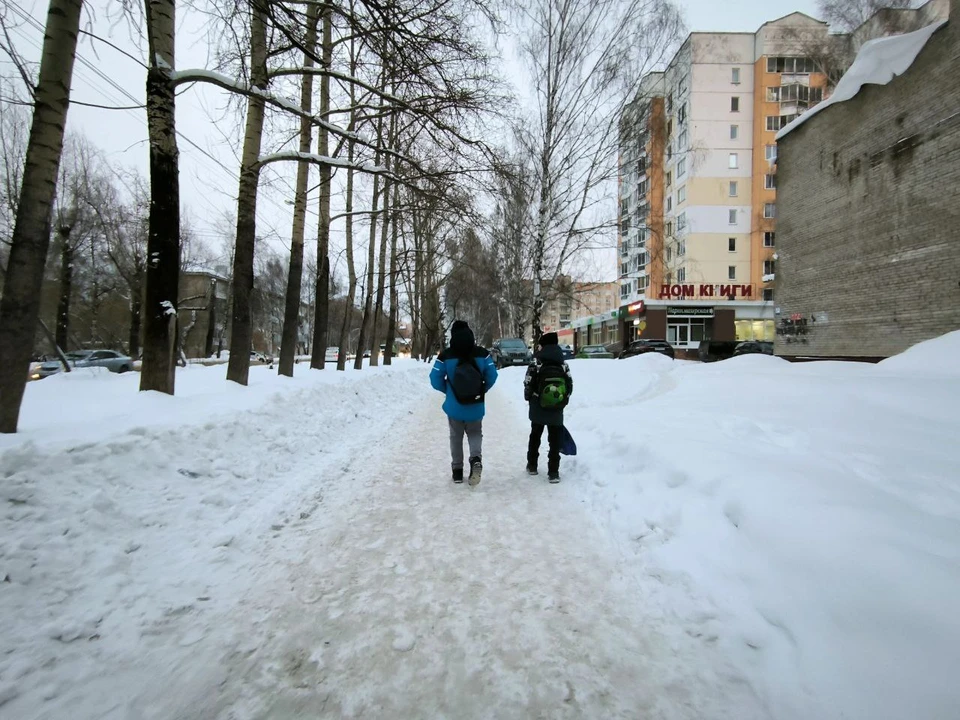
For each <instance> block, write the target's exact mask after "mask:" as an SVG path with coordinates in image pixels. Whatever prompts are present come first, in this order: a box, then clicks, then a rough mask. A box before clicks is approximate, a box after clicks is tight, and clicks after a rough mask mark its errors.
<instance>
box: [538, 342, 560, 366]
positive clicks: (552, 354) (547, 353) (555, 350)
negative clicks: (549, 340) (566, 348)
mask: <svg viewBox="0 0 960 720" xmlns="http://www.w3.org/2000/svg"><path fill="white" fill-rule="evenodd" d="M537 357H538V358H539V359H540V360H542V361H544V362H552V363H556V364H557V365H563V350H561V349H560V346H559V345H547V346H546V347H545V348H543V349H542V350H541V351H540V352H538V353H537Z"/></svg>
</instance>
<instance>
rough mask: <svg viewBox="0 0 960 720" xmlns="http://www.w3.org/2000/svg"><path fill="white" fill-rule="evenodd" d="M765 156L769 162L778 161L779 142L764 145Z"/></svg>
mask: <svg viewBox="0 0 960 720" xmlns="http://www.w3.org/2000/svg"><path fill="white" fill-rule="evenodd" d="M763 156H764V158H766V160H767V162H768V163H775V162H776V161H777V144H776V143H774V144H773V145H764V148H763Z"/></svg>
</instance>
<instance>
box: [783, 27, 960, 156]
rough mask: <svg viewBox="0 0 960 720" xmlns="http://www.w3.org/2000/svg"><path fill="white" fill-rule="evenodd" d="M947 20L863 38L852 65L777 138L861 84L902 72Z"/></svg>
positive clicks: (880, 81)
mask: <svg viewBox="0 0 960 720" xmlns="http://www.w3.org/2000/svg"><path fill="white" fill-rule="evenodd" d="M947 22H948V21H947V20H941V21H940V22H937V23H934V24H933V25H928V26H927V27H925V28H921V29H920V30H917V31H915V32H911V33H906V34H905V35H894V36H892V37H883V38H877V39H875V40H870V41H868V42H865V43H864V44H863V47H861V48H860V52H858V53H857V57H856V59H855V60H854V61H853V65H851V66H850V69H849V70H847V72H846V73H845V74H844V76H843V77H842V78H840V82H838V83H837V87H836V89H835V90H834V91H833V94H832V95H831V96H830V97H829V98H827V99H826V100H824V101H823V102H822V103H820V104H818V105H816V106H814V107H813V108H811V109H810V110H808V111H807V112H805V113H803V114H802V115H801V116H800V117H798V118H797V119H796V120H794V121H793V122H791V123H789V124H788V125H786V126H785V127H784V128H783V129H782V130H781V131H780V132H778V133H777V140H781V139H782V138H784V137H786V136H787V134H788V133H790V132H792V131H793V130H795V129H796V128H798V127H800V126H801V125H802V124H803V123H805V122H806V121H807V120H809V119H810V118H812V117H813V116H814V115H816V114H817V113H819V112H823V111H824V110H826V109H827V108H828V107H830V106H831V105H835V104H837V103H841V102H846V101H847V100H850V99H852V98H854V97H856V95H857V93H859V92H860V88H862V87H863V86H864V85H886V84H887V83H889V82H890V81H891V80H893V79H894V78H895V77H897V76H898V75H903V73H905V72H906V71H907V70H908V69H909V68H910V66H911V65H913V62H914V60H916V59H917V55H919V54H920V51H921V50H923V48H924V46H925V45H926V44H927V41H928V40H929V39H930V38H931V36H932V35H933V34H934V33H935V32H936V31H937V30H939V29H940V28H941V27H942V26H943V25H945V24H946V23H947Z"/></svg>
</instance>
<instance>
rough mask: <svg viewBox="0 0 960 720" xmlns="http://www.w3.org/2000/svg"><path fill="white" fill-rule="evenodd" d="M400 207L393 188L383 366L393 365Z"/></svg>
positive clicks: (398, 187)
mask: <svg viewBox="0 0 960 720" xmlns="http://www.w3.org/2000/svg"><path fill="white" fill-rule="evenodd" d="M399 206H400V186H399V185H394V187H393V207H392V209H391V215H392V217H391V218H390V228H391V233H390V314H389V319H388V321H387V347H386V352H385V353H384V356H383V364H384V365H392V364H393V341H394V340H395V339H396V337H397V312H398V308H397V304H398V301H399V297H398V294H397V235H398V228H399V225H400V218H399V216H398V213H399V210H398V209H397V208H398V207H399Z"/></svg>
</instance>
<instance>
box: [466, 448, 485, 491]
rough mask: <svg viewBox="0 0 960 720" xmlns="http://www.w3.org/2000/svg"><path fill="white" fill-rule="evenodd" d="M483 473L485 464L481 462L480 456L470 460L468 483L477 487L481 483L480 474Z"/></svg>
mask: <svg viewBox="0 0 960 720" xmlns="http://www.w3.org/2000/svg"><path fill="white" fill-rule="evenodd" d="M482 472H483V464H482V463H481V462H480V456H479V455H477V456H476V457H472V458H470V477H469V478H468V479H467V482H468V483H470V484H471V485H476V484H477V483H478V482H480V474H481V473H482Z"/></svg>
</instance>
